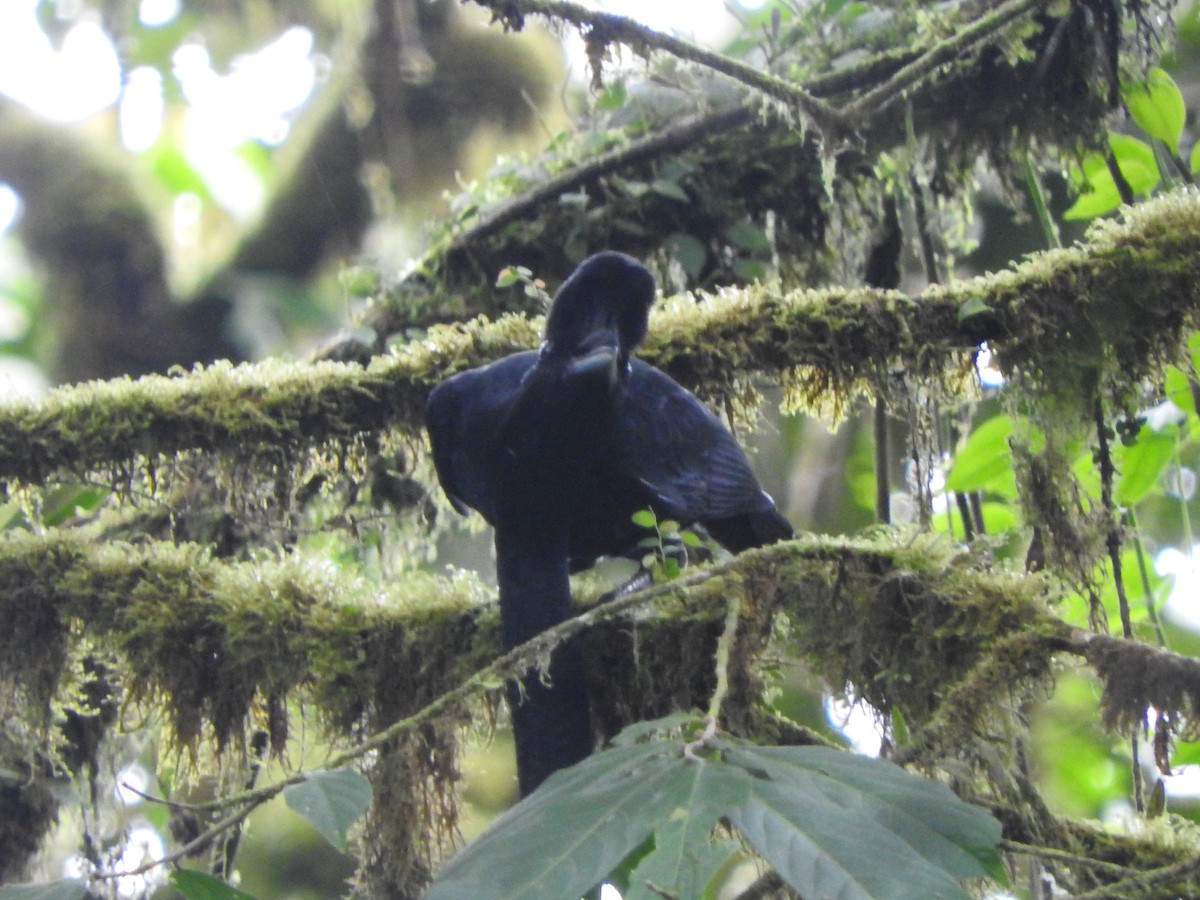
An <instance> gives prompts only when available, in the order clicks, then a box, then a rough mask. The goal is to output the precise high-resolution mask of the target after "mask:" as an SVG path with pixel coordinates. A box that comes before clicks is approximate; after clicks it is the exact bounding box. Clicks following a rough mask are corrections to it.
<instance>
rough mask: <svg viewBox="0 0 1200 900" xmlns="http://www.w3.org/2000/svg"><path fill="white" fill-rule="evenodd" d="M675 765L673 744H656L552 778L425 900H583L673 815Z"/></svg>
mask: <svg viewBox="0 0 1200 900" xmlns="http://www.w3.org/2000/svg"><path fill="white" fill-rule="evenodd" d="M679 757H680V753H679V745H678V744H665V743H663V742H658V741H654V742H650V743H646V744H635V745H633V746H627V747H616V748H614V749H612V750H606V751H604V752H603V753H596V754H593V755H592V756H590V757H588V758H587V759H585V760H584V761H583V762H581V763H579V764H578V765H575V766H572V767H571V768H569V769H564V770H562V771H559V772H556V773H555V774H554V775H553V776H551V777H550V778H548V779H546V781H545V782H544V783H543V784H542V786H541V787H539V788H538V789H537V790H536V791H534V792H533V793H532V794H531V795H530V796H529V797H527V798H525V800H523V801H522V802H521V803H519V804H517V805H516V806H514V807H513V808H512V809H510V810H508V811H507V812H506V813H504V814H503V815H501V816H499V817H498V818H497V819H496V821H494V822H493V823H492V825H491V827H489V828H488V829H487V831H485V832H484V833H483V834H482V835H480V836H479V837H478V838H476V839H475V841H474V842H473V843H472V844H471V845H470V846H468V847H467V848H466V849H464V850H463V851H462V852H461V853H459V854H458V855H457V856H455V857H454V858H453V859H452V860H450V862H449V863H448V864H447V865H446V867H445V868H444V869H443V870H442V872H441V873H440V874H439V875H438V877H437V879H436V880H435V881H434V883H433V885H432V886H431V887H430V889H429V891H428V893H427V894H426V895H425V900H460V898H463V897H488V898H490V900H538V898H545V900H548V898H554V900H562V898H575V897H579V896H581V895H582V894H583V892H584V891H586V890H588V889H590V888H591V887H593V886H595V885H596V884H599V883H600V882H601V881H602V880H603V879H604V878H605V876H607V875H608V874H609V873H610V872H611V871H612V870H613V869H615V868H616V866H617V864H618V863H620V861H621V860H622V859H624V858H625V857H626V856H627V855H628V854H629V853H631V852H632V851H633V850H634V849H635V848H637V847H638V846H639V845H641V844H642V842H644V841H645V840H646V838H647V837H649V836H650V833H651V832H652V831H653V830H654V828H655V827H656V826H658V825H659V824H661V823H662V822H663V821H664V820H665V818H666V817H667V816H669V814H670V811H671V810H672V809H674V807H675V805H676V801H677V800H678V798H679V797H680V796H681V795H682V794H683V793H684V791H682V790H681V788H680V785H679V784H678V783H677V781H678V776H679V774H680V769H681V766H680V760H679Z"/></svg>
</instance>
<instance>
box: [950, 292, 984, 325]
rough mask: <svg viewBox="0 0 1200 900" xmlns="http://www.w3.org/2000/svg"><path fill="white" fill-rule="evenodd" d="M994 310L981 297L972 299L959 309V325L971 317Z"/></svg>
mask: <svg viewBox="0 0 1200 900" xmlns="http://www.w3.org/2000/svg"><path fill="white" fill-rule="evenodd" d="M991 311H992V308H991V307H990V306H988V305H987V303H986V302H984V301H983V300H982V299H981V298H979V297H970V298H969V299H967V300H966V301H965V302H964V303H963V304H962V305H961V306H960V307H959V308H958V323H959V324H960V325H961V324H962V323H963V322H964V321H965V320H966V319H969V318H971V316H978V315H981V314H983V313H990V312H991Z"/></svg>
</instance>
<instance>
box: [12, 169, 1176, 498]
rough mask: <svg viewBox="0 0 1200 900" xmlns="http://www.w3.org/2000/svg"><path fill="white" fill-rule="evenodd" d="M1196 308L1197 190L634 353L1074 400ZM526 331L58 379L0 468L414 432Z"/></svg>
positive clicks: (780, 372) (828, 379)
mask: <svg viewBox="0 0 1200 900" xmlns="http://www.w3.org/2000/svg"><path fill="white" fill-rule="evenodd" d="M1198 317H1200V194H1197V193H1196V192H1195V191H1192V190H1184V191H1179V192H1176V193H1172V194H1169V195H1166V196H1163V197H1160V198H1157V199H1155V200H1151V201H1147V202H1146V203H1143V204H1140V205H1138V206H1136V207H1133V208H1131V209H1129V210H1127V211H1126V212H1125V214H1124V218H1123V219H1122V220H1119V221H1118V220H1113V221H1105V222H1101V223H1099V224H1098V225H1096V226H1095V227H1094V228H1093V229H1092V231H1091V232H1090V233H1089V236H1088V239H1087V240H1086V241H1085V242H1084V243H1082V244H1079V245H1076V246H1074V247H1070V248H1066V249H1062V250H1052V251H1047V252H1044V253H1040V254H1036V255H1034V256H1032V257H1030V258H1029V259H1027V260H1026V261H1025V262H1022V263H1020V264H1017V265H1015V266H1014V267H1012V268H1011V269H1009V270H1007V271H1004V272H1001V273H998V274H993V275H986V276H981V277H978V278H972V279H965V280H961V281H955V282H951V283H948V284H945V285H934V286H932V287H930V288H928V289H927V290H925V291H924V292H923V293H921V294H920V295H918V296H916V297H908V296H906V295H904V294H901V293H898V292H894V291H880V290H872V289H868V288H831V289H823V290H816V291H808V290H798V291H788V292H782V291H780V290H778V289H777V288H774V287H772V286H771V285H763V286H755V287H750V288H745V289H727V290H724V291H721V292H720V293H718V294H715V295H701V296H699V297H697V298H695V299H693V298H691V297H674V298H671V299H669V300H667V301H666V302H664V303H662V304H660V308H659V309H658V310H657V311H656V313H655V314H654V316H653V317H652V320H651V337H650V339H649V341H648V342H647V344H646V346H645V348H644V349H643V351H642V352H641V355H642V356H643V357H644V358H645V359H646V360H647V361H648V362H650V363H653V364H655V365H658V366H660V367H661V368H663V369H664V370H666V371H667V372H669V373H670V374H671V375H673V376H674V377H675V378H677V379H678V380H679V381H680V382H682V383H683V384H685V385H686V386H689V387H692V388H696V389H700V390H703V391H704V392H706V393H707V394H708V395H709V396H720V395H724V396H727V397H728V396H737V395H738V394H739V393H740V391H741V388H742V387H743V386H744V383H745V381H746V380H747V379H750V378H754V377H766V378H769V379H773V380H776V381H778V382H780V383H782V384H783V385H784V386H785V387H786V388H788V389H789V392H790V393H789V395H788V402H789V403H791V404H792V405H795V406H802V405H803V404H804V403H820V404H823V405H830V404H831V403H837V402H844V401H846V400H848V399H851V398H853V397H854V396H855V395H856V394H857V393H859V392H861V391H863V390H864V389H865V390H868V391H875V390H883V389H885V388H886V385H887V383H888V381H889V379H890V378H891V377H892V373H893V372H894V371H895V370H896V369H897V368H898V367H899V368H903V369H904V370H905V371H906V372H909V373H910V374H914V375H918V376H924V377H931V378H934V379H940V380H941V381H942V382H943V383H954V382H955V381H956V380H957V379H961V378H962V377H963V376H964V375H967V374H969V373H970V365H971V360H972V354H973V352H974V349H975V348H976V346H977V345H978V344H979V343H980V342H981V341H987V342H988V343H989V345H990V346H991V349H992V350H993V352H994V353H995V355H996V358H997V360H998V362H999V363H1000V365H1001V366H1002V367H1003V368H1004V369H1005V370H1006V372H1008V373H1017V372H1019V373H1022V374H1024V375H1026V376H1029V377H1027V378H1026V379H1025V381H1024V382H1023V383H1024V384H1025V385H1026V386H1027V389H1028V388H1032V387H1037V386H1040V387H1041V389H1043V390H1045V391H1048V392H1055V393H1057V394H1059V395H1060V396H1061V397H1062V398H1065V400H1066V402H1067V404H1068V405H1070V404H1071V403H1074V404H1075V405H1076V406H1077V407H1079V409H1080V414H1081V415H1088V414H1089V413H1090V407H1087V408H1085V407H1086V403H1087V401H1086V399H1085V398H1084V394H1083V392H1081V391H1078V392H1077V391H1075V388H1076V387H1077V386H1078V385H1079V384H1080V383H1081V382H1082V380H1083V379H1084V378H1085V377H1087V378H1094V375H1095V366H1096V365H1097V364H1098V363H1097V360H1099V359H1100V358H1101V357H1102V354H1101V353H1099V352H1097V351H1098V349H1101V348H1103V349H1105V350H1106V352H1105V353H1104V354H1103V357H1104V358H1106V359H1109V360H1111V364H1112V365H1113V366H1114V371H1115V372H1117V373H1118V374H1119V375H1120V380H1121V381H1122V382H1123V383H1135V382H1136V381H1137V380H1138V379H1140V378H1143V377H1148V376H1150V375H1153V374H1154V373H1155V372H1156V370H1157V368H1158V367H1159V366H1160V365H1161V364H1162V363H1163V362H1164V361H1166V360H1169V359H1171V358H1173V356H1174V355H1175V354H1176V353H1177V351H1178V344H1179V341H1180V339H1181V336H1182V335H1183V333H1184V331H1185V329H1186V328H1187V327H1190V326H1191V325H1193V324H1194V323H1195V321H1196V320H1197V318H1198ZM539 327H540V323H539V321H538V320H526V319H524V318H522V317H518V316H507V317H504V318H502V319H500V320H498V321H496V322H487V321H486V320H476V321H474V322H471V323H468V324H465V325H458V326H453V327H443V328H438V329H434V330H431V331H430V333H429V334H428V335H427V336H426V338H425V339H423V340H420V341H413V342H411V343H409V344H407V345H404V346H402V347H400V348H399V349H398V350H397V352H396V353H394V354H393V355H390V356H386V357H380V358H377V359H375V360H373V361H372V362H371V364H370V365H368V366H366V367H363V366H359V365H356V364H349V363H332V362H326V363H311V364H304V363H280V362H266V363H259V364H255V365H243V366H236V367H235V366H230V365H227V364H218V365H214V366H209V367H207V368H198V369H196V370H194V371H193V372H191V373H186V374H181V375H180V376H178V377H173V378H172V377H162V376H148V377H145V378H142V379H139V380H137V381H129V380H127V379H119V380H116V381H110V382H90V383H87V384H82V385H78V386H75V387H70V388H63V389H60V390H57V391H54V392H52V393H51V394H50V396H49V397H48V398H46V399H45V400H42V401H39V402H34V403H13V404H9V405H7V406H4V407H2V408H0V478H6V479H17V480H20V481H23V482H26V483H38V482H42V481H45V480H48V479H51V478H55V477H69V476H71V475H72V474H74V475H76V476H79V475H83V474H89V473H93V472H95V471H97V470H100V469H102V468H103V467H106V466H111V467H114V468H119V467H122V466H127V465H128V464H130V463H136V462H137V461H138V460H145V461H149V462H151V463H153V462H155V461H156V460H157V459H158V458H159V457H169V456H172V455H174V454H179V453H183V452H186V451H201V452H208V453H223V454H229V455H231V456H233V457H235V458H243V459H244V458H250V459H253V458H255V457H256V456H259V455H263V454H270V455H271V456H272V458H275V459H278V458H279V456H280V455H281V454H284V455H286V454H289V453H291V454H296V453H299V452H302V451H305V450H306V449H311V448H313V447H319V446H322V445H325V444H327V443H329V442H339V441H340V442H349V441H352V440H353V439H354V438H355V436H357V435H361V434H365V433H373V432H380V431H383V430H385V429H392V428H395V429H400V430H401V431H404V432H407V433H409V434H410V435H414V436H415V435H417V434H419V430H420V428H421V427H422V419H423V403H424V398H425V396H426V394H427V392H428V390H429V388H430V387H431V386H432V385H434V384H436V383H437V382H438V381H440V380H441V379H443V378H445V377H446V376H447V375H450V374H452V373H453V372H456V371H459V370H461V369H464V368H469V367H471V366H477V365H481V364H483V363H486V362H489V361H491V360H493V359H497V358H499V357H501V356H504V355H505V354H507V353H511V352H513V351H515V350H518V349H524V348H528V347H532V346H534V345H535V344H536V342H537V338H538V331H539Z"/></svg>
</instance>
